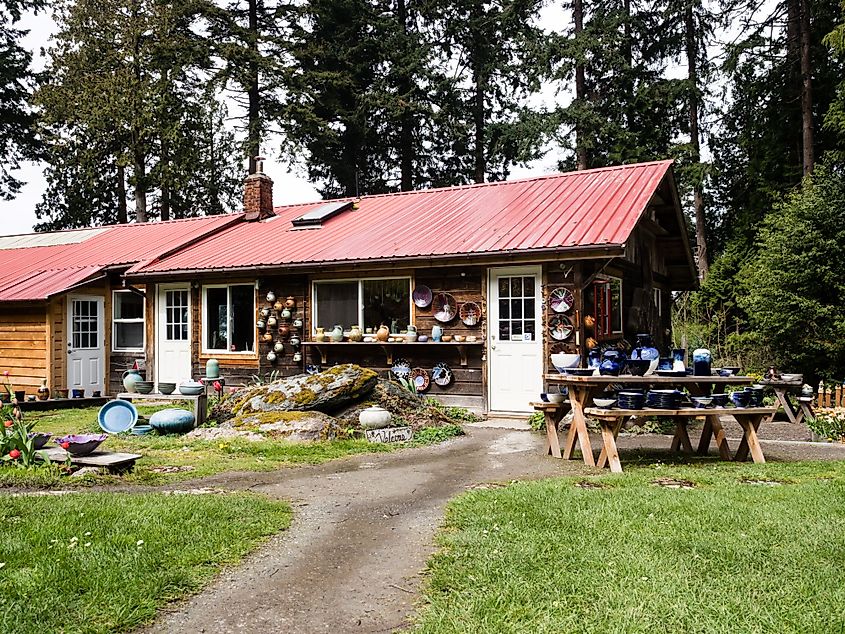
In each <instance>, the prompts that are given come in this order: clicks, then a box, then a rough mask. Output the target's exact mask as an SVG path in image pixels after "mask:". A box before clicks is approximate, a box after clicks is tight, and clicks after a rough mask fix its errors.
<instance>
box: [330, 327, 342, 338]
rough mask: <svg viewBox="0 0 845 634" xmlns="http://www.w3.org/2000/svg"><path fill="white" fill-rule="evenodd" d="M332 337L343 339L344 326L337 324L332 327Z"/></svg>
mask: <svg viewBox="0 0 845 634" xmlns="http://www.w3.org/2000/svg"><path fill="white" fill-rule="evenodd" d="M331 339H332V341H343V326H341V325H340V324H336V325H335V327H334V328H332V334H331Z"/></svg>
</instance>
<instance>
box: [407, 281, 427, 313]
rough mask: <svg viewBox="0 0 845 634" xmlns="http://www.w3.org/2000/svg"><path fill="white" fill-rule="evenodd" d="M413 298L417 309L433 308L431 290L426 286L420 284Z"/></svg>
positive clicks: (415, 289)
mask: <svg viewBox="0 0 845 634" xmlns="http://www.w3.org/2000/svg"><path fill="white" fill-rule="evenodd" d="M411 297H412V298H413V300H414V304H415V305H416V306H417V308H428V307H429V306H431V297H432V295H431V289H430V288H429V287H428V286H426V285H425V284H420V285H419V286H417V287H416V288H414V292H413V293H412V294H411Z"/></svg>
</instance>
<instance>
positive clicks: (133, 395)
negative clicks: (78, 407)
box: [117, 392, 208, 427]
mask: <svg viewBox="0 0 845 634" xmlns="http://www.w3.org/2000/svg"><path fill="white" fill-rule="evenodd" d="M117 398H119V399H120V400H122V401H130V402H131V401H132V400H133V399H138V400H147V401H190V402H191V403H192V405H193V408H194V418H195V419H196V421H197V423H196V426H197V427H200V426H202V425H203V424H204V423H205V417H206V412H207V411H208V396H206V395H205V394H198V395H187V394H154V393H152V392H151V393H149V394H140V393H138V392H121V393H120V394H118V395H117Z"/></svg>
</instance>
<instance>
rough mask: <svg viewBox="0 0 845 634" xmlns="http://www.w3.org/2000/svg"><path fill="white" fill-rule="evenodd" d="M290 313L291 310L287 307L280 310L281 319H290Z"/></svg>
mask: <svg viewBox="0 0 845 634" xmlns="http://www.w3.org/2000/svg"><path fill="white" fill-rule="evenodd" d="M290 315H291V312H290V309H289V308H285V309H284V310H283V311H282V319H290Z"/></svg>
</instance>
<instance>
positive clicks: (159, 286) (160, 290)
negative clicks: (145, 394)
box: [153, 282, 193, 389]
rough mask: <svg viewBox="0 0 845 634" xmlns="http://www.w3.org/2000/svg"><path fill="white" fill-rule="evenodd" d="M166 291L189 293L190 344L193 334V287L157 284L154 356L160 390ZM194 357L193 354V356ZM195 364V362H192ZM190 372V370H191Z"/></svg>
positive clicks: (179, 284)
mask: <svg viewBox="0 0 845 634" xmlns="http://www.w3.org/2000/svg"><path fill="white" fill-rule="evenodd" d="M166 291H187V293H188V342H189V344H190V341H191V338H192V336H193V335H192V333H193V323H192V322H193V306H192V303H193V297H192V295H193V293H191V285H190V284H188V283H187V282H171V283H167V284H156V287H155V293H156V295H155V302H154V310H153V312H154V315H155V321H154V325H155V349H156V352H155V354H154V355H153V356H154V359H155V381H156V389H158V380H159V363H161V355H160V354H158V348H159V343H160V342H161V327H162V325H164V326H166V324H162V320H161V319H159V316H160V315H161V305H160V304H161V301H162V295H163V293H164V292H166ZM191 356H193V354H192V355H191ZM192 362H193V360H192ZM189 371H190V370H189Z"/></svg>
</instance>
